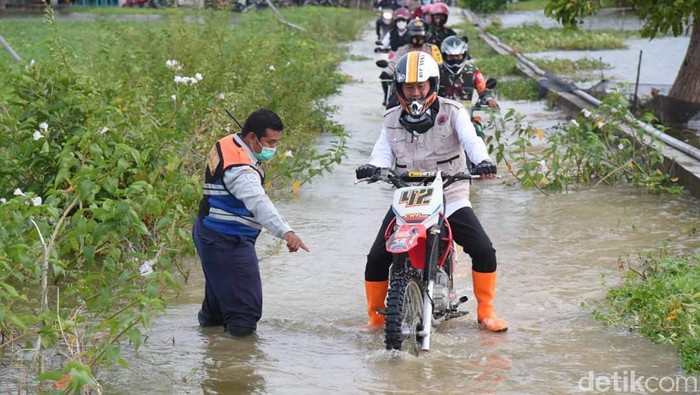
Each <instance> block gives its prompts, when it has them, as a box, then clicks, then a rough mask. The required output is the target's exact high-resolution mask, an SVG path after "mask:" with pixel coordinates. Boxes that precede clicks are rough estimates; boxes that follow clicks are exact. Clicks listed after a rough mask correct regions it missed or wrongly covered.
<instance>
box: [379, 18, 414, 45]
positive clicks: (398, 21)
mask: <svg viewBox="0 0 700 395" xmlns="http://www.w3.org/2000/svg"><path fill="white" fill-rule="evenodd" d="M409 19H411V14H410V13H409V12H408V9H407V8H398V9H397V10H396V11H394V15H393V17H392V26H391V30H389V32H388V33H387V34H385V35H384V37H383V38H382V39H381V42H380V43H378V44H377V47H376V48H375V49H374V52H384V51H385V50H387V49H388V50H390V51H391V52H396V51H397V50H398V49H399V48H400V47H402V46H404V45H406V44H408V43H410V42H411V37H410V36H409V35H408V20H409Z"/></svg>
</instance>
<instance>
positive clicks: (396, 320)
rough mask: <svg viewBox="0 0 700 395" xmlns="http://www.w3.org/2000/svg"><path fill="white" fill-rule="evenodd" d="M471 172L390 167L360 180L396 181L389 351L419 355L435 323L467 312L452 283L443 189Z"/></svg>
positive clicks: (390, 236)
mask: <svg viewBox="0 0 700 395" xmlns="http://www.w3.org/2000/svg"><path fill="white" fill-rule="evenodd" d="M478 177H479V176H477V175H471V174H469V173H458V174H454V175H449V174H443V173H442V172H440V171H437V172H408V173H403V174H401V175H397V174H395V173H394V172H393V171H391V170H389V169H382V170H381V172H379V173H378V174H376V175H375V176H373V177H372V178H368V179H363V180H360V181H368V182H374V181H385V182H388V183H391V184H393V185H394V186H395V187H396V188H397V189H396V191H395V192H394V197H393V201H392V205H391V207H392V210H393V211H394V213H395V214H396V217H395V219H394V220H393V221H392V222H391V223H390V224H389V226H388V227H387V230H386V235H385V237H386V250H387V251H388V252H390V253H391V254H392V256H393V262H392V264H391V269H390V281H389V290H388V295H387V303H386V309H385V311H384V312H381V311H380V313H384V314H385V316H386V327H385V344H386V348H387V350H403V351H407V352H409V353H411V354H414V355H418V354H419V353H420V351H428V350H429V349H430V334H431V332H432V328H433V325H434V324H437V323H439V322H442V321H446V320H449V319H452V318H457V317H462V316H464V315H466V314H468V312H466V311H458V310H457V308H458V307H459V306H460V305H461V304H462V303H464V302H466V301H467V297H466V296H462V297H461V298H459V299H458V300H457V297H456V293H455V290H454V287H453V276H454V262H453V260H454V255H455V247H454V242H453V240H452V232H451V229H450V224H449V221H448V220H447V218H445V216H444V208H445V202H444V197H443V188H445V187H447V186H448V185H450V184H452V183H454V182H455V181H460V180H471V179H473V178H478Z"/></svg>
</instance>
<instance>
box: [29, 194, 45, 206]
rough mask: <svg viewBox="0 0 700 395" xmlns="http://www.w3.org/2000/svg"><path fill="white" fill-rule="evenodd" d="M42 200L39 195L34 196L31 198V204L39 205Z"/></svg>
mask: <svg viewBox="0 0 700 395" xmlns="http://www.w3.org/2000/svg"><path fill="white" fill-rule="evenodd" d="M42 202H43V200H41V196H37V197H35V198H32V204H33V205H35V206H41V203H42Z"/></svg>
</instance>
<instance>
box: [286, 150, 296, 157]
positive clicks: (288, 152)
mask: <svg viewBox="0 0 700 395" xmlns="http://www.w3.org/2000/svg"><path fill="white" fill-rule="evenodd" d="M284 156H285V157H286V158H293V157H294V154H293V153H292V151H291V150H290V151H287V152H285V153H284Z"/></svg>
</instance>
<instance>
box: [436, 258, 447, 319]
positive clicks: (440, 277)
mask: <svg viewBox="0 0 700 395" xmlns="http://www.w3.org/2000/svg"><path fill="white" fill-rule="evenodd" d="M448 279H449V278H448V276H447V273H445V271H444V270H443V269H442V268H439V269H438V272H437V275H436V278H435V288H434V292H433V311H435V312H438V311H445V310H447V305H448V298H449V286H448Z"/></svg>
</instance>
